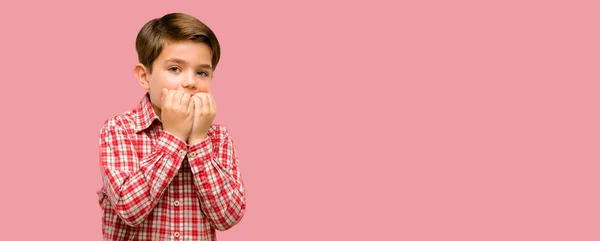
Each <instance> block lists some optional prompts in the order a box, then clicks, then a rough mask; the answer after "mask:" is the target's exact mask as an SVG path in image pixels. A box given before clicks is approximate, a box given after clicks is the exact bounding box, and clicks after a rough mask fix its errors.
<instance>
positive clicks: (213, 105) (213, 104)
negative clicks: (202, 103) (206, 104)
mask: <svg viewBox="0 0 600 241" xmlns="http://www.w3.org/2000/svg"><path fill="white" fill-rule="evenodd" d="M208 97H209V98H208V99H209V100H210V110H211V111H212V112H213V113H217V102H216V101H215V97H214V96H213V95H211V94H209V95H208Z"/></svg>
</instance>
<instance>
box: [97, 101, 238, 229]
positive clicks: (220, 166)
mask: <svg viewBox="0 0 600 241" xmlns="http://www.w3.org/2000/svg"><path fill="white" fill-rule="evenodd" d="M100 165H101V176H102V181H103V186H102V188H101V189H100V190H99V191H98V197H99V204H100V207H101V209H102V227H103V229H102V233H103V235H104V240H216V234H215V229H216V230H227V229H229V228H231V227H232V226H234V225H235V224H237V223H238V222H239V221H240V220H241V219H242V217H243V215H244V212H245V209H246V198H245V193H244V184H243V182H242V179H241V175H240V170H239V169H238V158H237V156H236V153H235V148H234V146H233V142H232V139H231V137H230V136H229V134H228V132H227V129H226V128H225V127H223V126H220V125H216V124H215V125H213V126H212V127H211V129H210V130H209V132H208V137H207V138H206V139H205V140H203V141H202V142H200V143H198V144H196V145H193V146H187V144H186V142H185V141H183V140H181V139H179V138H178V137H176V136H174V135H172V134H170V133H168V132H165V131H163V130H162V125H161V123H160V120H159V119H158V118H157V116H156V114H155V113H154V110H153V109H152V105H151V104H150V100H149V97H148V94H146V95H145V96H144V98H143V99H142V101H141V102H140V104H139V105H138V106H137V108H135V109H133V110H132V111H128V112H124V113H122V114H119V115H115V116H113V117H111V118H109V119H108V120H107V121H106V122H105V123H104V125H103V127H102V128H101V131H100Z"/></svg>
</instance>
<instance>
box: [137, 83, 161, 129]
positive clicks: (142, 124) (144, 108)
mask: <svg viewBox="0 0 600 241" xmlns="http://www.w3.org/2000/svg"><path fill="white" fill-rule="evenodd" d="M134 112H135V113H136V114H137V118H136V119H137V120H136V125H135V132H140V131H143V130H145V129H147V128H148V127H150V125H152V123H154V121H155V120H159V121H160V119H159V118H158V115H156V113H155V112H154V109H153V108H152V103H151V102H150V95H149V93H148V92H146V94H145V95H144V97H143V98H142V100H141V101H140V103H139V104H138V106H137V107H136V109H135V111H134Z"/></svg>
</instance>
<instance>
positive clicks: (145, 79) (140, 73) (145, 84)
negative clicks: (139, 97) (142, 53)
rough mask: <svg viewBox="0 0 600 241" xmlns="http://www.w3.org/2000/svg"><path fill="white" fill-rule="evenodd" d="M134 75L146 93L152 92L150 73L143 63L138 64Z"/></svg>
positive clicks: (134, 69)
mask: <svg viewBox="0 0 600 241" xmlns="http://www.w3.org/2000/svg"><path fill="white" fill-rule="evenodd" d="M133 74H134V75H135V78H136V79H137V81H138V83H139V84H140V86H142V88H144V89H145V90H146V91H148V90H150V81H149V78H150V72H148V69H146V66H144V65H143V64H141V63H138V64H136V65H135V67H134V68H133Z"/></svg>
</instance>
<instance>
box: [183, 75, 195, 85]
mask: <svg viewBox="0 0 600 241" xmlns="http://www.w3.org/2000/svg"><path fill="white" fill-rule="evenodd" d="M181 86H182V87H183V88H195V87H196V79H195V76H194V75H189V74H188V75H185V77H184V79H183V81H182V82H181Z"/></svg>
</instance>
